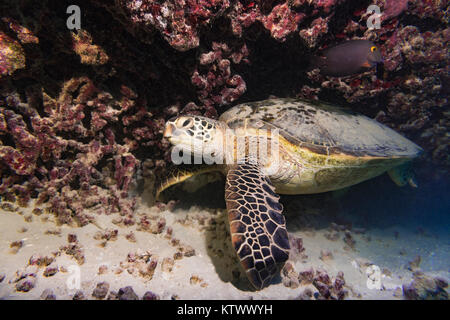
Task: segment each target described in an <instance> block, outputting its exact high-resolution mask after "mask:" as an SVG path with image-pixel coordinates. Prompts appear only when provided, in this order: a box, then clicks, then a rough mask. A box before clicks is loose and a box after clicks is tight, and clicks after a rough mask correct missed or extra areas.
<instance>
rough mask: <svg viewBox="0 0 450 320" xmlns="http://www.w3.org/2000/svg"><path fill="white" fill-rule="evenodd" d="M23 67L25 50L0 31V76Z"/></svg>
mask: <svg viewBox="0 0 450 320" xmlns="http://www.w3.org/2000/svg"><path fill="white" fill-rule="evenodd" d="M24 67H25V52H24V50H23V48H22V46H21V45H20V44H19V43H18V42H17V41H15V40H14V39H11V38H10V37H9V36H7V35H6V34H5V33H3V32H1V31H0V78H1V77H3V76H6V75H11V74H12V73H13V72H14V71H15V70H17V69H22V68H24Z"/></svg>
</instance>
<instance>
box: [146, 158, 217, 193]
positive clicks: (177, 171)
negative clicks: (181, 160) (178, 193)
mask: <svg viewBox="0 0 450 320" xmlns="http://www.w3.org/2000/svg"><path fill="white" fill-rule="evenodd" d="M214 171H216V172H217V171H219V172H223V170H222V166H219V165H196V166H189V165H180V166H177V167H175V168H173V169H172V170H171V171H169V173H168V174H167V176H166V177H165V179H163V180H162V181H161V182H160V183H159V186H158V188H157V189H156V195H155V199H156V200H158V201H159V200H161V199H160V198H161V197H160V196H161V193H162V192H163V191H164V190H166V189H168V188H170V187H171V186H173V185H175V184H178V183H181V182H183V181H186V180H187V179H189V178H191V177H193V176H196V175H200V174H203V173H207V172H214Z"/></svg>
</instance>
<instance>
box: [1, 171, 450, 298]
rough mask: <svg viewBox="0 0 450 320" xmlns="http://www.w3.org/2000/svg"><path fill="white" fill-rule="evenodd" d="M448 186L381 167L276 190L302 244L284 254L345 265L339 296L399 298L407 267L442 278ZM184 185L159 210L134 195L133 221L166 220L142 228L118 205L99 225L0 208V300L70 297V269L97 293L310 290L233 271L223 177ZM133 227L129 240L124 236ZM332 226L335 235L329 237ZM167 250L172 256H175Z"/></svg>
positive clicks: (301, 265)
mask: <svg viewBox="0 0 450 320" xmlns="http://www.w3.org/2000/svg"><path fill="white" fill-rule="evenodd" d="M447 189H448V188H445V187H443V186H441V185H434V184H429V185H426V184H425V185H424V186H421V187H420V188H418V189H411V188H409V187H405V188H397V187H396V186H395V185H394V184H393V183H392V182H391V181H390V180H389V179H388V178H387V177H386V176H383V177H379V178H377V179H374V180H372V181H369V182H366V183H363V184H361V185H358V186H355V187H352V188H350V189H349V190H345V191H343V192H335V193H330V194H325V195H315V196H283V197H282V198H281V202H282V203H284V207H285V214H286V218H287V227H288V231H289V233H290V235H291V236H293V237H300V238H301V239H302V240H303V247H304V249H305V250H304V251H303V252H302V253H298V252H292V253H291V257H290V260H289V261H290V262H291V263H292V264H293V265H294V267H295V271H296V272H301V271H304V270H307V269H309V268H310V267H312V268H313V269H314V270H317V269H323V270H325V271H326V272H327V273H328V275H329V276H330V277H331V278H332V279H334V277H335V276H336V275H337V273H338V272H339V271H342V272H343V273H344V278H345V282H346V285H345V290H346V291H347V292H348V294H347V296H346V299H404V297H403V294H402V292H401V288H402V285H403V284H409V283H411V281H412V279H413V271H417V270H420V271H422V272H423V273H424V274H426V275H427V276H430V277H439V278H441V279H445V280H446V281H447V282H448V281H449V279H450V270H449V267H450V263H449V262H450V233H449V223H448V221H449V217H448V212H449V197H448V191H446V190H447ZM182 191H183V187H181V188H179V189H178V190H176V191H175V194H177V193H178V194H182V195H181V196H178V199H179V202H178V203H177V205H176V206H175V208H174V209H172V210H171V211H169V210H163V211H160V210H158V209H157V208H156V207H150V206H148V205H146V201H141V203H140V204H139V207H138V209H137V213H136V214H137V217H138V218H137V219H136V220H139V218H142V217H143V216H144V215H146V216H147V217H148V220H149V221H150V222H151V223H153V226H155V225H157V223H158V221H159V222H161V218H162V217H164V219H165V222H166V224H165V226H163V227H161V228H160V229H159V230H157V228H156V229H155V227H153V228H150V230H140V231H139V230H138V229H139V225H137V224H135V225H133V226H123V225H120V224H117V221H115V222H116V224H115V223H113V220H114V218H118V217H120V216H119V215H118V214H116V215H109V216H98V217H97V223H96V225H94V224H89V225H87V226H85V227H81V228H80V227H71V226H67V225H61V226H58V225H56V224H55V222H54V217H53V216H52V214H50V213H43V214H41V215H39V216H38V215H36V214H33V213H32V209H33V208H34V206H33V205H32V204H31V205H30V206H29V207H28V208H18V209H17V211H5V210H2V211H0V277H2V276H4V279H3V280H2V282H1V283H0V299H40V298H41V295H42V293H43V291H44V290H46V289H51V290H52V292H53V294H54V296H55V297H56V299H72V297H73V295H74V294H75V292H76V291H77V289H76V288H73V286H74V285H75V286H76V281H75V282H74V279H75V278H74V277H76V274H77V270H79V277H78V278H76V279H79V280H80V281H79V284H80V287H79V290H81V291H82V292H83V294H84V297H85V298H87V299H95V297H93V296H92V293H93V291H94V289H95V287H96V285H97V284H98V283H100V282H107V283H108V284H109V291H108V294H110V293H111V292H117V291H119V289H120V288H123V287H126V286H132V288H133V290H134V292H135V293H136V294H137V296H138V297H139V298H142V297H143V295H144V293H145V292H147V291H151V292H153V293H154V294H156V295H158V296H159V298H160V299H202V300H203V299H295V298H297V297H299V296H300V295H301V294H302V292H304V290H305V289H306V288H310V289H311V290H312V291H313V292H315V291H317V290H316V289H315V288H314V286H312V285H311V284H301V285H300V286H298V287H296V286H293V287H292V286H286V285H285V284H284V283H283V279H282V277H281V276H280V277H276V278H275V279H274V281H273V284H272V285H271V286H269V287H268V288H265V289H263V290H261V291H253V290H252V289H251V288H250V286H249V283H248V281H247V280H246V278H245V277H244V276H243V275H242V273H240V272H239V264H238V263H237V260H236V258H235V256H234V252H233V251H232V249H231V245H230V240H229V237H228V233H227V226H226V223H225V222H226V211H225V209H224V206H225V204H224V202H223V187H222V182H215V183H213V184H210V185H208V186H206V187H204V188H201V189H200V190H198V191H196V192H195V193H190V194H183V192H182ZM144 200H145V199H144ZM14 206H16V205H14ZM30 217H31V218H30ZM30 220H31V221H30ZM332 223H335V224H336V225H338V227H337V229H339V228H340V229H342V230H341V231H336V230H333V228H334V229H336V225H332ZM333 226H334V227H333ZM339 226H341V227H339ZM169 227H170V228H172V230H173V231H172V234H171V235H169V234H168V232H167V229H168V228H169ZM344 229H346V230H348V233H350V234H351V237H352V239H353V240H354V241H355V244H354V248H350V247H349V246H348V243H346V242H344V234H345V230H344ZM110 230H118V234H117V237H112V238H111V239H109V240H105V239H100V234H99V231H100V232H101V233H102V232H103V234H105V232H107V231H110ZM131 231H132V232H133V233H134V236H135V242H134V241H130V239H127V237H126V235H127V234H130V232H131ZM158 232H160V233H158ZM169 233H170V231H169ZM68 234H76V236H77V240H78V244H79V246H80V248H81V251H82V253H83V254H84V259H85V260H84V263H83V264H81V265H79V264H78V263H77V262H76V260H75V259H74V258H73V256H71V255H69V254H67V253H66V252H64V251H63V250H60V248H61V247H62V246H67V245H68ZM330 234H334V236H335V237H337V239H336V240H333V239H332V240H330V239H329V238H330ZM96 238H97V239H96ZM20 240H22V247H21V248H20V249H18V251H17V252H15V250H14V249H17V247H16V248H11V243H12V242H14V241H20ZM192 249H195V254H193V252H192ZM321 251H322V252H323V251H329V252H331V253H332V258H328V259H326V258H322V259H321V258H320V256H321ZM177 252H179V253H178V254H177ZM186 252H189V253H188V254H185V253H186ZM129 253H135V254H136V257H137V258H136V260H137V262H136V261H135V262H131V263H127V255H128V254H129ZM33 255H34V257H36V256H37V255H38V256H41V257H44V256H48V257H54V261H53V262H52V263H51V264H50V265H49V266H48V267H50V268H52V267H57V268H58V269H57V270H58V271H57V272H56V273H55V274H54V275H51V276H47V277H46V276H44V272H45V269H46V267H45V266H41V267H38V266H30V265H29V260H30V257H32V256H33ZM174 255H175V256H176V258H177V259H174ZM186 255H187V256H186ZM417 256H420V263H416V264H414V263H413V264H412V265H411V264H410V263H409V262H411V261H414V259H416V262H417ZM165 258H166V259H165ZM167 258H171V259H173V265H172V264H171V263H170V260H169V259H167ZM139 261H142V262H140V263H139ZM152 261H153V266H154V265H155V264H154V262H155V261H156V262H157V264H156V268H154V270H153V271H152V270H151V269H152V268H150V271H149V269H147V267H148V264H150V263H151V262H152ZM163 261H164V262H163ZM370 265H375V266H377V267H379V270H380V275H379V278H378V279H379V280H380V281H381V283H380V285H379V286H378V287H377V285H374V286H368V275H367V273H366V269H367V267H368V266H370ZM71 266H78V267H79V269H77V268H75V269H71V268H72V267H71ZM105 266H106V267H105ZM99 268H100V269H101V270H102V271H101V272H99ZM371 268H374V267H371ZM375 268H376V267H375ZM30 273H31V274H35V275H36V277H32V276H31V278H30V276H29V277H28V279H31V280H32V282H33V284H34V287H33V288H32V289H31V290H29V291H28V292H19V291H17V290H16V285H17V283H18V282H20V280H19V279H20V275H21V274H22V275H26V274H30ZM70 280H72V282H70ZM68 281H69V282H68ZM68 283H69V285H72V287H70V286H68ZM370 283H372V282H370V281H369V284H370ZM447 290H448V289H447ZM107 297H108V296H107ZM111 297H112V296H111ZM313 298H314V296H313Z"/></svg>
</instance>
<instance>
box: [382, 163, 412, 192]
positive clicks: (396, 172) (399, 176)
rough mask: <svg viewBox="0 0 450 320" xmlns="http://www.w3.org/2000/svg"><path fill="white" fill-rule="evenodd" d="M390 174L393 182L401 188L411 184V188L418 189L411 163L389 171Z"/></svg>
mask: <svg viewBox="0 0 450 320" xmlns="http://www.w3.org/2000/svg"><path fill="white" fill-rule="evenodd" d="M388 174H389V176H390V177H391V179H392V181H394V182H395V184H396V185H398V186H400V187H403V186H405V185H406V184H407V183H409V185H410V186H411V187H414V188H417V182H416V178H415V175H414V170H413V167H412V162H411V161H409V162H407V163H404V164H402V165H400V166H398V167H395V168H393V169H391V170H389V171H388Z"/></svg>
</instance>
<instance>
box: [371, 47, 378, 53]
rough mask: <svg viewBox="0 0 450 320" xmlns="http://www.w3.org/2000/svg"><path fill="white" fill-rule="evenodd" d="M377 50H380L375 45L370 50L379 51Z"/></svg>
mask: <svg viewBox="0 0 450 320" xmlns="http://www.w3.org/2000/svg"><path fill="white" fill-rule="evenodd" d="M377 50H378V48H377V47H375V46H372V47H370V51H371V52H375V51H377Z"/></svg>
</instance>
